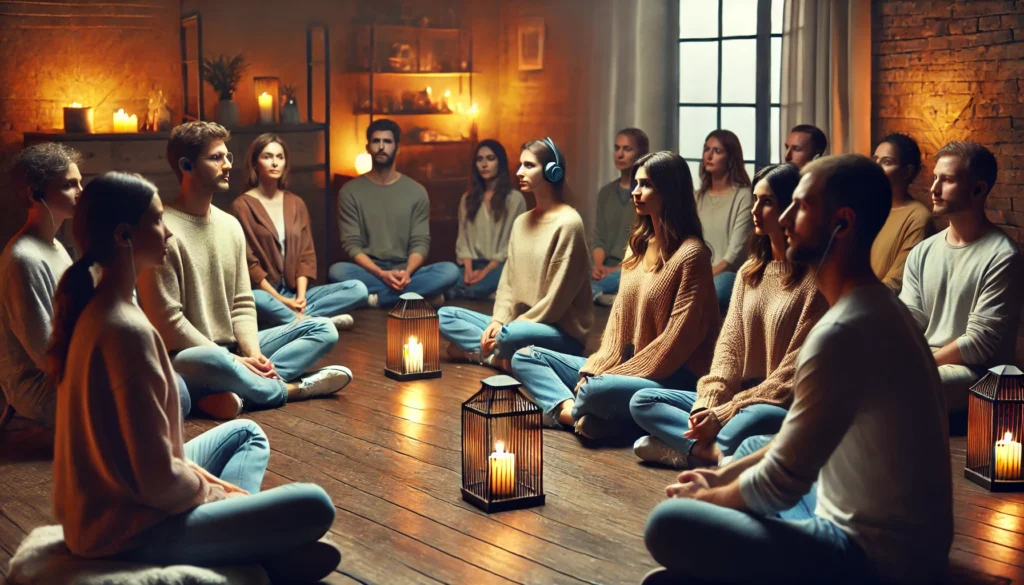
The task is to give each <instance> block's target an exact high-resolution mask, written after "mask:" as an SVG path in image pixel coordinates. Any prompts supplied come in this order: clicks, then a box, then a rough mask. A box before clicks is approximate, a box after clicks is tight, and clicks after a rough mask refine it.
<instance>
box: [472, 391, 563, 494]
mask: <svg viewBox="0 0 1024 585" xmlns="http://www.w3.org/2000/svg"><path fill="white" fill-rule="evenodd" d="M542 418H543V417H542V412H541V409H540V408H539V407H538V406H537V405H536V404H534V403H533V402H531V401H530V400H529V399H528V398H526V396H524V395H523V393H522V392H520V391H519V382H517V381H515V380H514V379H512V378H510V377H509V376H503V375H502V376H492V377H490V378H487V379H486V380H484V381H483V388H482V389H481V390H480V391H479V392H477V393H476V394H474V395H473V397H472V398H470V399H469V400H467V401H466V402H464V403H463V404H462V499H463V500H466V501H467V502H469V503H471V504H473V505H474V506H476V507H478V508H480V509H481V510H483V511H485V512H487V513H491V512H501V511H503V510H517V509H520V508H530V507H533V506H540V505H543V504H544V462H543V453H542V451H543V447H544V440H543V437H544V434H543V432H542V431H543V420H542Z"/></svg>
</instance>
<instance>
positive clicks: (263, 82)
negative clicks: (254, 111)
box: [252, 77, 281, 124]
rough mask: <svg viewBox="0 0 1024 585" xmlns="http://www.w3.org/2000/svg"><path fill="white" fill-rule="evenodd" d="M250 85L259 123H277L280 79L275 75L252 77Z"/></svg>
mask: <svg viewBox="0 0 1024 585" xmlns="http://www.w3.org/2000/svg"><path fill="white" fill-rule="evenodd" d="M252 86H253V91H254V94H255V95H256V105H257V106H259V122H260V124H277V123H278V122H279V121H280V119H279V118H278V111H279V110H280V106H279V104H280V101H279V99H280V95H281V80H280V79H278V78H277V77H253V78H252ZM264 96H265V97H264Z"/></svg>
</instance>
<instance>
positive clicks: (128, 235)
mask: <svg viewBox="0 0 1024 585" xmlns="http://www.w3.org/2000/svg"><path fill="white" fill-rule="evenodd" d="M121 239H122V240H124V241H126V242H129V243H130V242H131V241H132V235H131V234H129V233H128V232H125V233H124V235H122V236H121Z"/></svg>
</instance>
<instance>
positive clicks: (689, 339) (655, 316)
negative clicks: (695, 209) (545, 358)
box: [581, 238, 721, 381]
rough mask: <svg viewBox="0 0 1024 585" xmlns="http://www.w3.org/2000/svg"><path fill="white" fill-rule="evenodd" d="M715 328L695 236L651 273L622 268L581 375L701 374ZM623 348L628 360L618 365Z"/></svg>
mask: <svg viewBox="0 0 1024 585" xmlns="http://www.w3.org/2000/svg"><path fill="white" fill-rule="evenodd" d="M627 250H628V248H627ZM626 256H627V258H628V257H629V256H630V254H629V253H628V252H627V254H626ZM720 326H721V318H720V317H719V311H718V300H717V297H716V296H715V282H714V276H713V275H712V273H711V252H710V250H708V248H707V247H706V246H704V245H703V242H701V240H700V239H699V238H690V239H688V240H686V241H684V242H683V243H682V244H680V246H679V249H677V250H676V251H675V253H673V254H672V256H671V257H669V259H668V261H667V262H665V264H664V265H663V266H661V267H660V268H659V269H658V270H656V271H649V270H646V269H644V268H643V267H642V265H641V266H636V267H633V268H629V269H626V268H623V269H622V280H621V281H620V283H619V294H618V297H616V299H615V304H614V305H613V306H612V312H611V314H610V315H609V316H608V325H607V326H606V327H605V330H604V336H603V337H602V339H601V348H600V349H598V350H597V352H596V353H594V354H593V355H591V356H590V358H589V359H587V363H586V364H584V365H583V368H582V370H581V372H582V373H586V374H588V375H591V376H599V375H602V374H618V375H622V376H635V377H637V378H647V379H650V380H656V381H660V380H664V379H665V378H668V377H669V376H671V375H672V374H674V373H675V372H676V371H678V370H679V369H680V368H682V367H683V366H686V369H687V370H689V372H690V373H691V374H693V375H694V376H703V375H704V374H706V373H707V372H708V368H709V367H710V366H711V357H712V355H713V353H714V349H715V339H716V338H717V337H718V329H719V327H720ZM629 344H632V345H633V356H632V357H631V358H629V359H628V360H625V361H623V359H622V357H623V356H622V354H623V348H624V347H625V346H626V345H629Z"/></svg>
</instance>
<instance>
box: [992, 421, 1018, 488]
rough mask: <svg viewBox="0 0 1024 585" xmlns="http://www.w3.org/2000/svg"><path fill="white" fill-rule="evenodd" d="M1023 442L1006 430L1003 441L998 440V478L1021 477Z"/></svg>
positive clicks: (996, 474)
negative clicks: (1015, 439)
mask: <svg viewBox="0 0 1024 585" xmlns="http://www.w3.org/2000/svg"><path fill="white" fill-rule="evenodd" d="M1020 455H1021V444H1020V443H1019V442H1018V441H1014V440H1013V433H1011V432H1010V431H1006V434H1005V435H1003V440H1002V441H996V473H995V478H996V479H1014V480H1016V479H1020Z"/></svg>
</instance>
